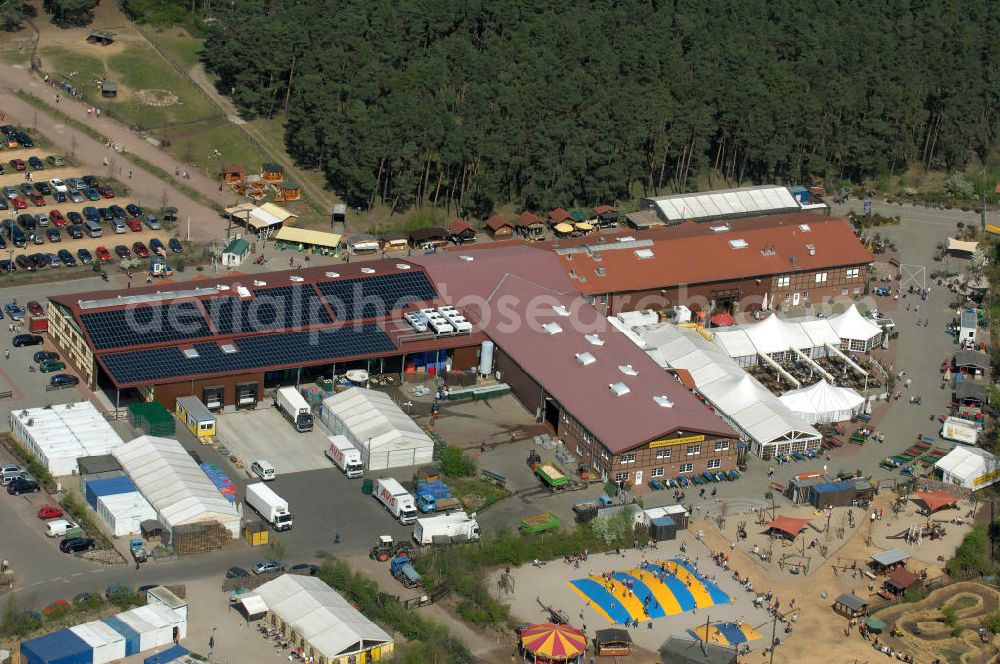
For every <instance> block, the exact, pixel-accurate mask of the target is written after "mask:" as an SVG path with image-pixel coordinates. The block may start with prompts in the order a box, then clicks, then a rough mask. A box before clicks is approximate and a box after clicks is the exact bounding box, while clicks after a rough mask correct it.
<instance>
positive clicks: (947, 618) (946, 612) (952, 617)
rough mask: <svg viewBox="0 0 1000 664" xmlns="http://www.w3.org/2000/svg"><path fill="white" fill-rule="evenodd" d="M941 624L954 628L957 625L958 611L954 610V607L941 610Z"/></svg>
mask: <svg viewBox="0 0 1000 664" xmlns="http://www.w3.org/2000/svg"><path fill="white" fill-rule="evenodd" d="M941 622H943V623H944V624H945V625H947V626H948V627H954V626H955V625H957V624H958V611H956V610H955V607H953V606H946V607H944V608H943V609H941Z"/></svg>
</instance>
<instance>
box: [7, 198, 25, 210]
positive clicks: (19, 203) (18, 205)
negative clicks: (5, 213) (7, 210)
mask: <svg viewBox="0 0 1000 664" xmlns="http://www.w3.org/2000/svg"><path fill="white" fill-rule="evenodd" d="M11 202H12V203H14V209H15V210H27V209H28V201H26V200H24V199H23V198H21V197H20V196H18V197H17V198H15V199H14V200H13V201H11Z"/></svg>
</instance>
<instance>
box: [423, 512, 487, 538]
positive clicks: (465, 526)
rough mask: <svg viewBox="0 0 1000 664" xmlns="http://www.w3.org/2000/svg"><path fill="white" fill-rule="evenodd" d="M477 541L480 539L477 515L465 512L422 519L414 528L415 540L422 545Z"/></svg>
mask: <svg viewBox="0 0 1000 664" xmlns="http://www.w3.org/2000/svg"><path fill="white" fill-rule="evenodd" d="M477 539H479V522H478V521H476V517H475V515H472V516H470V515H468V514H466V513H465V512H452V513H451V514H442V515H441V516H428V517H421V518H419V519H417V523H416V524H415V525H414V526H413V540H414V541H415V542H416V543H417V544H421V545H424V544H433V543H435V542H453V541H460V542H471V541H473V540H477Z"/></svg>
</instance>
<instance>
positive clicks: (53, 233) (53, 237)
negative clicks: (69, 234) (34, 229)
mask: <svg viewBox="0 0 1000 664" xmlns="http://www.w3.org/2000/svg"><path fill="white" fill-rule="evenodd" d="M45 236H46V237H47V238H48V239H49V242H62V234H61V233H60V232H59V229H58V228H56V227H55V226H53V227H52V228H49V229H48V230H46V231H45Z"/></svg>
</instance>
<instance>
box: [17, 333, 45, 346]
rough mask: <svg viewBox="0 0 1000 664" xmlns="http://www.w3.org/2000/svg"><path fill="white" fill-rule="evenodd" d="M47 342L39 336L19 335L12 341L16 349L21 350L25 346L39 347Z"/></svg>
mask: <svg viewBox="0 0 1000 664" xmlns="http://www.w3.org/2000/svg"><path fill="white" fill-rule="evenodd" d="M43 341H45V340H44V339H42V338H41V337H40V336H38V335H37V334H17V335H15V336H14V338H13V339H11V342H10V343H11V345H12V346H14V347H15V348H21V347H23V346H38V345H41V343H42V342H43Z"/></svg>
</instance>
